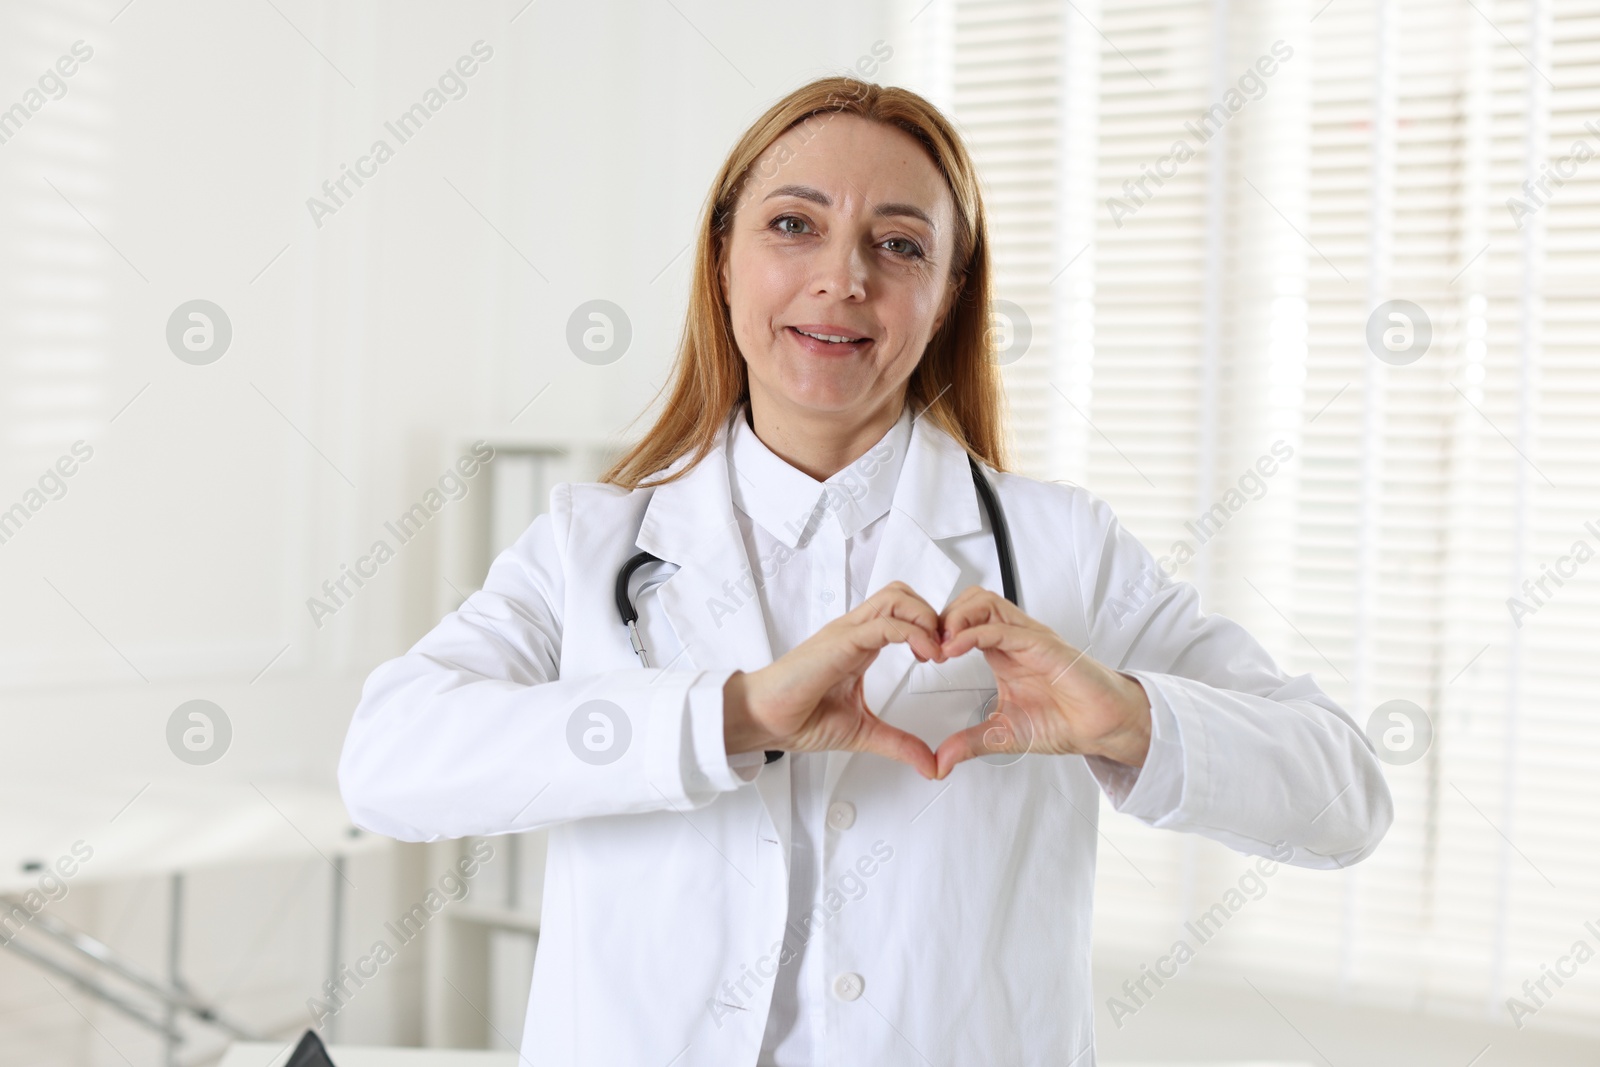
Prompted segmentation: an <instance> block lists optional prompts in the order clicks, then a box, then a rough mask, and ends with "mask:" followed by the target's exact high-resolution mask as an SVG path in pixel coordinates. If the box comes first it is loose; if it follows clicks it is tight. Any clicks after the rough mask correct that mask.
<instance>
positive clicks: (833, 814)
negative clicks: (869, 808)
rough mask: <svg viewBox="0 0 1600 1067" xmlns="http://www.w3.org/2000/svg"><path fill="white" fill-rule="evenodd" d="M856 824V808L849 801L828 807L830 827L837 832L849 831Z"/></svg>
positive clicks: (842, 801)
mask: <svg viewBox="0 0 1600 1067" xmlns="http://www.w3.org/2000/svg"><path fill="white" fill-rule="evenodd" d="M855 824H856V806H855V805H854V804H852V803H850V802H849V801H848V800H841V801H839V802H838V803H835V804H829V805H828V825H829V826H831V827H833V828H834V829H835V830H848V829H850V827H852V826H854V825H855Z"/></svg>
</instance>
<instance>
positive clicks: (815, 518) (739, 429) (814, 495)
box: [728, 406, 911, 548]
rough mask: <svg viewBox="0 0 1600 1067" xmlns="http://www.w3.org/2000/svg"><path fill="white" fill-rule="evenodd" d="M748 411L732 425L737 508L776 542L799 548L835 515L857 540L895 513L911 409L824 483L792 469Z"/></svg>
mask: <svg viewBox="0 0 1600 1067" xmlns="http://www.w3.org/2000/svg"><path fill="white" fill-rule="evenodd" d="M747 412H748V408H743V409H741V410H740V411H738V412H736V413H735V414H734V417H733V419H732V420H731V422H730V426H731V429H730V430H729V440H728V463H729V466H730V467H731V469H732V471H733V480H732V485H731V486H730V488H731V490H732V493H733V504H734V507H736V508H738V509H739V510H740V511H742V512H744V513H745V514H746V515H748V516H750V518H751V519H752V520H753V521H754V522H755V523H756V524H757V525H759V526H760V527H761V528H762V529H764V530H766V531H767V533H769V534H771V535H772V537H773V538H775V539H776V540H778V541H781V542H783V544H785V545H787V546H788V547H789V548H799V547H800V546H801V545H802V544H803V543H805V542H806V541H807V540H809V539H810V537H811V536H812V535H813V534H814V533H815V531H816V526H817V524H818V523H819V522H821V521H825V518H826V516H827V515H828V514H830V513H831V514H832V515H833V516H834V518H835V520H836V521H837V522H838V524H839V529H840V532H841V533H843V535H844V536H845V537H854V536H855V535H856V534H857V533H859V532H860V531H861V530H863V529H865V528H866V527H867V526H868V525H870V524H871V523H873V522H876V521H877V520H878V519H879V518H881V517H882V516H883V514H884V513H885V512H887V511H888V510H889V507H890V505H891V503H892V502H893V500H894V490H895V485H896V484H897V483H898V481H899V478H900V468H901V467H902V466H903V465H904V463H905V456H906V448H907V446H908V445H909V444H910V443H911V409H910V407H909V406H907V407H905V408H902V409H901V412H900V418H899V419H898V420H897V421H896V422H895V424H894V425H893V426H891V427H889V429H888V431H887V432H885V433H884V435H883V436H882V437H881V438H879V439H878V441H877V442H876V443H874V444H873V446H872V447H871V448H869V449H868V450H867V451H866V452H865V453H863V454H862V455H861V457H860V458H859V459H857V460H856V461H855V462H853V463H851V464H850V465H849V466H847V467H845V468H844V469H842V470H840V471H838V472H837V473H835V474H834V475H833V476H832V477H830V478H828V480H827V481H825V482H819V481H817V480H816V479H815V478H813V477H811V476H810V475H809V474H807V473H806V472H805V471H803V470H800V469H799V468H797V467H793V466H791V465H790V464H789V463H787V462H785V461H784V460H783V459H782V457H780V456H778V455H777V454H776V453H774V452H773V451H772V449H770V448H768V447H767V445H766V443H765V442H763V441H762V440H761V438H760V437H758V436H756V432H755V430H753V429H751V427H750V422H749V419H748V416H747Z"/></svg>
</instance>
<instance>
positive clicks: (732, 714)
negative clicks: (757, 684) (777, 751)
mask: <svg viewBox="0 0 1600 1067" xmlns="http://www.w3.org/2000/svg"><path fill="white" fill-rule="evenodd" d="M776 741H777V738H775V737H773V736H772V735H771V734H770V733H769V732H768V731H767V730H765V729H764V728H763V727H762V726H761V724H760V723H759V722H758V721H757V720H756V718H755V716H754V715H752V714H751V712H750V676H749V675H748V674H746V673H745V672H744V671H734V672H733V674H732V675H730V676H729V678H728V680H727V681H726V682H725V683H723V686H722V747H723V751H724V752H726V753H727V754H728V755H730V756H735V755H738V754H739V753H741V752H759V751H762V750H764V749H767V748H771V747H772V745H773V744H774V743H776Z"/></svg>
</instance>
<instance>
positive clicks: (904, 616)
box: [847, 587, 944, 660]
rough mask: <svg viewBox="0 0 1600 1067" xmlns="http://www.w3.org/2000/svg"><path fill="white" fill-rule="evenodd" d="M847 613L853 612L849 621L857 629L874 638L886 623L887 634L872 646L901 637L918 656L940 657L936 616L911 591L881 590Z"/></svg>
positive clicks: (937, 619) (925, 657)
mask: <svg viewBox="0 0 1600 1067" xmlns="http://www.w3.org/2000/svg"><path fill="white" fill-rule="evenodd" d="M885 588H886V589H887V588H888V587H885ZM857 612H859V614H857ZM850 615H851V616H854V618H853V619H851V622H853V623H854V626H855V627H856V629H857V630H858V631H862V630H864V632H866V633H869V634H872V635H873V636H874V638H875V639H876V637H878V636H880V635H882V634H883V627H885V626H886V627H887V630H888V636H886V637H885V639H884V640H880V641H877V642H876V643H875V644H874V645H873V646H872V647H874V648H882V647H883V645H884V644H886V643H888V642H889V641H896V640H898V641H905V642H906V643H908V644H910V645H911V648H912V651H913V652H914V653H916V656H917V658H918V659H934V660H943V659H944V653H943V651H942V650H941V648H940V637H939V616H938V615H937V613H935V612H934V610H933V609H932V608H931V607H930V606H929V605H928V602H927V601H925V600H923V599H922V598H921V597H918V596H916V594H914V593H911V594H909V595H907V594H905V593H901V592H899V591H893V590H891V591H889V592H887V593H885V594H883V595H882V598H881V599H880V601H879V602H878V603H876V604H872V603H863V604H862V605H861V607H860V608H857V609H856V611H854V612H851V613H850ZM847 618H849V616H847Z"/></svg>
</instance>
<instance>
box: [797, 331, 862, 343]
mask: <svg viewBox="0 0 1600 1067" xmlns="http://www.w3.org/2000/svg"><path fill="white" fill-rule="evenodd" d="M795 333H804V334H805V335H806V336H807V337H815V338H816V339H817V340H819V341H828V342H831V343H833V344H836V345H837V344H843V343H845V342H846V341H864V340H866V338H864V337H839V336H835V335H832V334H821V333H806V332H805V331H804V330H795Z"/></svg>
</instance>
